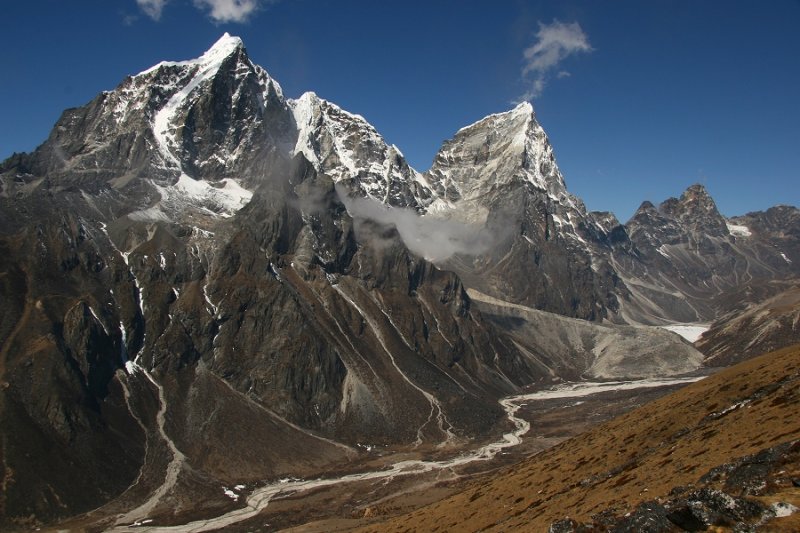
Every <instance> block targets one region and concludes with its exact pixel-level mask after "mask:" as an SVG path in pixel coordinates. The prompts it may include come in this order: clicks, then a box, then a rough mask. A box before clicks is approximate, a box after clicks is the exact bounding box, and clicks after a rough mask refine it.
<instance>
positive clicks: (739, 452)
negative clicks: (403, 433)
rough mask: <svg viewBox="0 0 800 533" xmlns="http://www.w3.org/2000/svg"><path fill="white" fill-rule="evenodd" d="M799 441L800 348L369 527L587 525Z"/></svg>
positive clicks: (787, 522) (793, 470) (792, 493)
mask: <svg viewBox="0 0 800 533" xmlns="http://www.w3.org/2000/svg"><path fill="white" fill-rule="evenodd" d="M741 402H746V403H744V405H741V406H740V407H733V406H735V405H737V404H740V403H741ZM534 425H535V421H534ZM534 431H535V429H534ZM794 439H800V345H796V346H793V347H789V348H786V349H783V350H780V351H777V352H773V353H770V354H767V355H764V356H761V357H758V358H755V359H751V360H749V361H746V362H744V363H741V364H739V365H737V366H735V367H732V368H729V369H727V370H724V371H722V372H720V373H719V374H716V375H714V376H712V377H709V378H707V379H705V380H703V381H700V382H698V383H695V384H692V385H690V386H688V387H686V388H684V389H681V390H679V391H677V392H676V393H674V394H671V395H669V396H666V397H664V398H662V399H660V400H657V401H655V402H653V403H651V404H648V405H645V406H644V407H642V408H640V409H637V410H635V411H631V412H629V413H627V414H625V415H623V416H620V417H618V418H615V419H614V420H611V421H609V422H607V423H605V424H602V425H600V426H597V427H596V428H594V429H592V430H590V431H589V432H587V433H585V434H582V435H580V436H578V437H575V438H573V439H570V440H568V441H565V442H563V443H562V444H560V445H558V446H556V447H554V448H552V449H550V450H547V451H545V452H542V453H540V454H538V455H536V456H533V457H530V458H529V459H527V460H525V461H523V462H522V463H520V464H518V465H515V466H513V467H511V468H509V469H507V470H505V471H502V472H500V473H499V474H497V475H495V476H492V477H489V478H481V479H479V480H476V481H475V482H474V483H473V484H472V485H471V486H469V487H468V488H467V489H466V490H464V491H463V492H461V493H459V494H456V495H455V496H452V497H450V498H448V499H446V500H443V501H441V502H438V503H436V504H433V505H430V506H428V507H425V508H423V509H420V510H418V511H415V512H413V513H411V514H408V515H405V516H400V517H396V518H393V519H391V520H389V521H387V522H385V523H380V524H374V525H373V526H371V527H369V528H366V529H365V530H368V531H381V532H384V531H430V532H435V531H475V530H497V531H547V528H548V526H549V525H550V524H551V523H552V522H553V521H554V520H557V519H561V518H564V517H565V516H569V517H571V518H574V519H577V520H578V521H581V522H590V521H591V516H592V515H594V514H597V513H599V512H601V511H604V510H607V509H611V510H612V512H613V513H614V514H624V513H625V512H627V511H630V510H632V509H633V508H634V507H636V505H637V504H638V503H640V502H642V501H646V500H653V499H656V498H659V497H665V496H667V495H668V493H669V492H670V490H671V489H672V488H673V487H676V486H683V485H689V484H695V485H697V482H698V479H699V478H700V477H701V476H702V475H703V474H705V473H707V472H708V471H709V470H710V469H711V468H713V467H715V466H718V465H721V464H723V463H727V462H730V461H732V460H733V459H736V458H739V457H742V456H745V455H749V454H753V453H755V452H757V451H759V450H763V449H765V448H769V447H771V446H774V445H777V444H779V443H783V442H787V441H791V440H794ZM783 468H784V469H785V470H787V472H786V473H785V474H784V476H788V477H789V478H791V477H794V478H798V477H800V465H798V464H796V463H795V464H789V465H785V466H784V467H783ZM776 490H777V489H776ZM773 492H774V491H773ZM779 492H780V494H777V495H775V494H773V496H772V497H773V498H776V497H780V498H782V499H783V501H788V502H790V503H793V504H794V505H798V506H800V489H797V488H793V487H791V483H789V486H788V487H782V488H780V491H779ZM769 498H770V497H769V496H767V497H766V499H765V500H764V501H765V502H766V503H771V502H772V501H775V500H774V499H769ZM798 518H799V517H798V515H794V516H792V517H789V518H783V519H778V520H776V521H774V522H773V523H771V524H770V527H771V528H773V529H770V530H785V531H791V530H793V528H796V527H799V526H800V520H798ZM781 522H783V525H782V526H781V525H780V524H781ZM786 528H788V529H786Z"/></svg>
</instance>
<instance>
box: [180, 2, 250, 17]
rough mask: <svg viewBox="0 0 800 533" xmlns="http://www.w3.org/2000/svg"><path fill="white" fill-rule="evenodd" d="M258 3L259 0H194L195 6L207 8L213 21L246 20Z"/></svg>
mask: <svg viewBox="0 0 800 533" xmlns="http://www.w3.org/2000/svg"><path fill="white" fill-rule="evenodd" d="M259 4H260V0H194V5H195V7H197V8H199V9H203V10H207V11H208V16H209V17H211V19H212V20H213V21H214V22H247V20H248V19H249V18H250V17H251V16H252V15H253V14H254V13H255V12H256V11H257V10H258V8H259Z"/></svg>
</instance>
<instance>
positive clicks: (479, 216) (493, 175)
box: [425, 102, 577, 223]
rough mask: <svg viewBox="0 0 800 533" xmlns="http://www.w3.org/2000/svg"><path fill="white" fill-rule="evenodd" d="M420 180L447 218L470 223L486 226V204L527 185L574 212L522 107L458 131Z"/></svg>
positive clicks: (543, 140)
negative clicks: (449, 208)
mask: <svg viewBox="0 0 800 533" xmlns="http://www.w3.org/2000/svg"><path fill="white" fill-rule="evenodd" d="M425 179H426V180H427V181H428V183H429V184H430V186H431V187H432V188H433V189H434V190H435V191H436V196H437V197H438V198H439V199H442V200H445V201H447V202H449V203H450V204H451V205H452V206H453V209H452V212H451V213H450V214H449V216H454V217H457V218H459V219H462V220H465V221H469V222H470V223H483V222H485V219H486V216H488V212H486V211H485V209H484V208H483V207H484V206H485V205H486V203H487V202H486V199H487V198H491V197H493V196H495V195H496V194H497V193H498V191H502V190H511V189H512V188H518V187H520V186H526V185H527V186H530V187H531V188H532V189H533V190H537V191H541V192H543V193H544V195H545V196H547V197H549V198H550V199H551V200H552V201H553V202H555V203H557V204H559V205H563V206H564V207H569V208H577V202H576V201H575V200H574V199H573V198H572V197H571V196H570V195H569V194H568V193H567V191H566V187H565V185H564V179H563V177H562V176H561V172H560V171H559V170H558V167H557V166H556V163H555V157H554V155H553V150H552V147H551V146H550V142H549V141H548V139H547V135H546V133H545V132H544V129H543V128H542V127H541V125H539V123H538V122H537V121H536V118H535V116H534V112H533V107H532V106H531V105H530V104H529V103H527V102H524V103H522V104H520V105H518V106H517V107H515V108H514V109H512V110H511V111H506V112H504V113H496V114H494V115H489V116H488V117H485V118H483V119H481V120H479V121H477V122H475V123H473V124H470V125H469V126H466V127H464V128H461V129H460V130H459V131H458V132H457V133H456V135H455V136H454V137H453V138H452V139H450V140H449V141H447V142H446V143H445V144H444V146H443V147H442V149H441V150H440V151H439V153H438V154H437V155H436V158H435V160H434V163H433V166H432V167H431V169H430V170H429V171H428V172H427V173H426V174H425ZM437 207H439V209H440V210H441V211H442V212H444V211H446V208H445V206H442V205H439V206H437Z"/></svg>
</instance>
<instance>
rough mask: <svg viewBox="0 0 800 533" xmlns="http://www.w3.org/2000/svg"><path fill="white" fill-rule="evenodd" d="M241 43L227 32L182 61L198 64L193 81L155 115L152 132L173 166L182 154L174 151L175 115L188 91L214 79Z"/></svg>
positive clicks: (162, 152) (177, 163) (191, 64)
mask: <svg viewBox="0 0 800 533" xmlns="http://www.w3.org/2000/svg"><path fill="white" fill-rule="evenodd" d="M241 46H242V40H241V39H239V38H238V37H231V36H230V35H228V34H227V33H226V34H225V35H223V36H222V38H220V40H218V41H217V42H216V43H215V44H214V46H212V47H211V48H210V49H209V50H208V51H207V52H206V53H205V54H203V55H202V56H201V57H199V58H197V59H194V60H191V61H186V62H183V63H180V64H181V65H188V66H192V67H197V72H196V74H195V75H194V76H193V77H192V79H191V81H189V83H187V84H186V85H185V86H184V87H183V88H181V89H180V90H178V91H177V92H176V93H175V94H174V95H173V96H172V97H171V98H170V99H169V100H168V101H167V103H166V104H165V105H164V106H163V107H162V108H161V109H159V111H158V112H157V113H156V115H155V116H154V117H153V134H154V135H155V138H156V143H157V144H158V148H159V151H160V152H161V155H163V156H164V158H165V159H166V161H167V162H169V163H171V164H172V166H174V167H177V168H180V167H181V163H180V160H179V158H178V157H177V156H176V155H175V154H174V152H173V150H174V149H175V146H176V145H177V142H176V140H175V135H174V134H175V125H174V118H175V115H176V114H177V112H178V111H179V110H180V109H181V108H182V107H183V106H184V103H185V101H186V100H187V98H188V97H189V95H191V93H192V92H193V91H194V90H195V89H196V88H198V87H199V86H200V85H201V84H203V83H204V82H206V81H208V80H210V79H212V78H213V77H214V76H215V75H216V74H217V72H218V71H219V68H220V66H222V63H223V61H224V60H225V59H226V58H228V57H229V56H230V55H231V54H232V53H234V52H235V51H236V50H237V49H239V48H241Z"/></svg>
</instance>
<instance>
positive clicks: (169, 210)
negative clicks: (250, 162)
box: [128, 174, 253, 222]
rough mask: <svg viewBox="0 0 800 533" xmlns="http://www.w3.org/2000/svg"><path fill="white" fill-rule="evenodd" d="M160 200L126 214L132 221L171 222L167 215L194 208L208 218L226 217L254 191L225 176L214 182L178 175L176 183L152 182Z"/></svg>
mask: <svg viewBox="0 0 800 533" xmlns="http://www.w3.org/2000/svg"><path fill="white" fill-rule="evenodd" d="M153 187H155V188H156V190H157V191H158V193H159V195H160V196H161V200H160V201H159V202H158V203H157V204H156V205H154V206H151V207H150V208H148V209H144V210H141V211H134V212H133V213H130V214H129V215H128V217H129V218H131V219H132V220H142V221H156V220H161V221H165V222H170V221H173V218H172V217H171V216H170V214H172V215H176V214H178V213H183V212H185V211H187V210H188V209H195V210H198V211H200V212H201V213H203V214H205V215H207V216H211V217H223V218H227V217H230V216H231V215H233V214H234V213H236V212H237V211H239V210H240V209H241V208H242V207H244V206H245V205H247V203H248V202H249V201H250V200H251V198H252V197H253V193H252V192H250V191H249V190H247V189H245V188H244V187H242V186H241V185H239V184H238V183H237V182H236V181H234V180H233V179H230V178H227V179H223V180H221V181H220V182H218V183H217V184H216V185H214V184H211V183H209V182H207V181H203V180H195V179H192V178H191V177H189V176H187V175H186V174H181V176H180V178H179V179H178V181H177V183H175V184H174V185H170V186H161V185H157V184H155V183H153Z"/></svg>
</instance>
